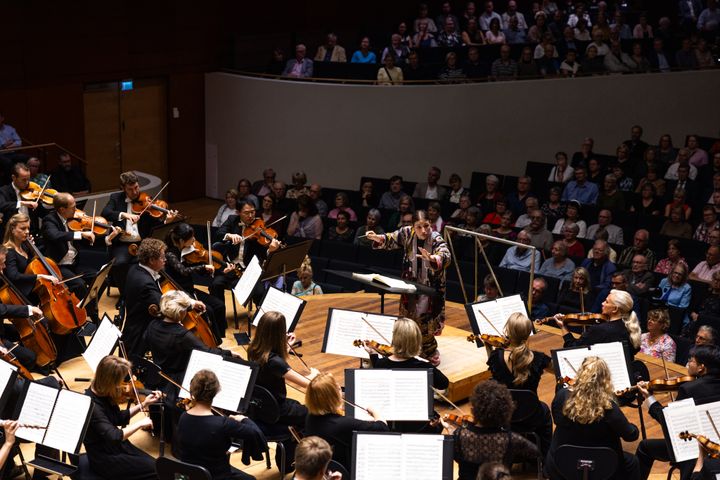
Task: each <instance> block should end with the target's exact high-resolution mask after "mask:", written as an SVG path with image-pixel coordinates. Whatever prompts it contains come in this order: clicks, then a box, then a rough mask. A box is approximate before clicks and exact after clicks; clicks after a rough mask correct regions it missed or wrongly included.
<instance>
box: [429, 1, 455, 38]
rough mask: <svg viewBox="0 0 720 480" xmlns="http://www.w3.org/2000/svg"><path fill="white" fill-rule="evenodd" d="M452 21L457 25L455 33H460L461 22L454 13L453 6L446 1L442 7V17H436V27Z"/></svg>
mask: <svg viewBox="0 0 720 480" xmlns="http://www.w3.org/2000/svg"><path fill="white" fill-rule="evenodd" d="M448 19H450V20H452V21H453V23H454V24H455V31H456V32H459V28H460V20H459V19H458V17H457V16H456V15H455V14H454V13H452V5H451V4H450V2H448V1H445V2H442V5H440V15H438V16H437V17H435V25H445V22H446V21H447V20H448Z"/></svg>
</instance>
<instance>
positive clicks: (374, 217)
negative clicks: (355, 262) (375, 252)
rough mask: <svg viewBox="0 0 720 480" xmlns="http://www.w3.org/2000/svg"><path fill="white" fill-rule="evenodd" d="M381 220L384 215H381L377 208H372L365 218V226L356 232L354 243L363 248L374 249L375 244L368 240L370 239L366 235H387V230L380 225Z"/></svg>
mask: <svg viewBox="0 0 720 480" xmlns="http://www.w3.org/2000/svg"><path fill="white" fill-rule="evenodd" d="M381 219H382V215H381V214H380V210H378V209H377V208H371V209H370V211H369V212H368V213H367V216H366V217H365V225H363V226H361V227H359V228H358V229H357V231H356V232H355V240H354V242H353V243H355V245H360V246H363V247H372V244H373V242H372V241H370V240H368V238H367V237H365V236H364V235H365V234H366V233H367V232H368V231H370V232H375V233H377V234H378V235H382V234H383V233H385V229H384V228H383V227H382V225H381V224H380V220H381Z"/></svg>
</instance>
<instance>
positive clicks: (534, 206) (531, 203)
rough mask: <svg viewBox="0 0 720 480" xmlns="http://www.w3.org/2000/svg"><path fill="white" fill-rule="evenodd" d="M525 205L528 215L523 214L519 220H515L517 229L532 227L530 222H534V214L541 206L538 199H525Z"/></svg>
mask: <svg viewBox="0 0 720 480" xmlns="http://www.w3.org/2000/svg"><path fill="white" fill-rule="evenodd" d="M523 203H524V204H525V212H526V213H523V214H522V215H520V216H519V217H518V218H517V220H515V228H525V227H527V226H528V225H530V222H531V221H532V218H531V216H532V214H533V213H535V211H536V210H539V209H540V204H539V202H538V199H537V198H536V197H525V201H524V202H523Z"/></svg>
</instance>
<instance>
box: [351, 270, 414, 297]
mask: <svg viewBox="0 0 720 480" xmlns="http://www.w3.org/2000/svg"><path fill="white" fill-rule="evenodd" d="M352 276H353V278H355V279H358V280H364V281H365V282H367V283H373V282H375V283H382V284H383V285H386V286H387V287H389V288H392V289H395V290H398V291H404V292H406V293H415V292H416V291H417V287H416V286H415V285H413V284H411V283H407V282H405V281H404V280H399V279H397V278H391V277H386V276H385V275H380V274H379V273H356V272H353V274H352Z"/></svg>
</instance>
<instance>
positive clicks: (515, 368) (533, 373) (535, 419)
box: [487, 312, 552, 455]
mask: <svg viewBox="0 0 720 480" xmlns="http://www.w3.org/2000/svg"><path fill="white" fill-rule="evenodd" d="M532 330H533V326H532V322H531V321H530V319H529V318H527V317H526V316H525V315H523V314H522V313H517V312H516V313H513V314H511V315H510V317H509V318H508V321H507V323H506V324H505V336H506V337H507V338H508V340H509V341H510V346H509V347H508V348H496V349H494V350H493V351H492V353H491V354H490V357H489V358H488V361H487V364H488V366H489V367H490V372H492V378H493V380H495V381H496V382H498V383H502V384H503V385H505V386H506V387H508V388H509V389H515V390H529V391H531V392H533V393H534V394H535V395H536V396H537V394H538V392H537V389H538V385H539V384H540V377H542V374H543V372H544V371H545V369H547V368H548V367H549V366H550V363H551V361H552V360H551V359H550V357H548V356H547V355H545V354H544V353H542V352H536V351H534V350H530V347H529V346H528V337H529V336H530V333H531V332H532ZM513 428H514V429H515V430H518V431H523V432H528V431H533V432H535V433H537V434H538V436H539V437H540V442H541V445H540V447H541V448H540V449H541V450H542V453H543V455H544V454H546V453H547V450H548V448H549V447H550V440H551V438H552V417H551V416H550V408H548V406H547V405H546V404H545V402H541V401H539V400H538V408H537V410H536V411H535V414H534V415H533V416H532V417H531V418H529V419H528V420H527V421H525V422H523V424H522V425H513Z"/></svg>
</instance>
